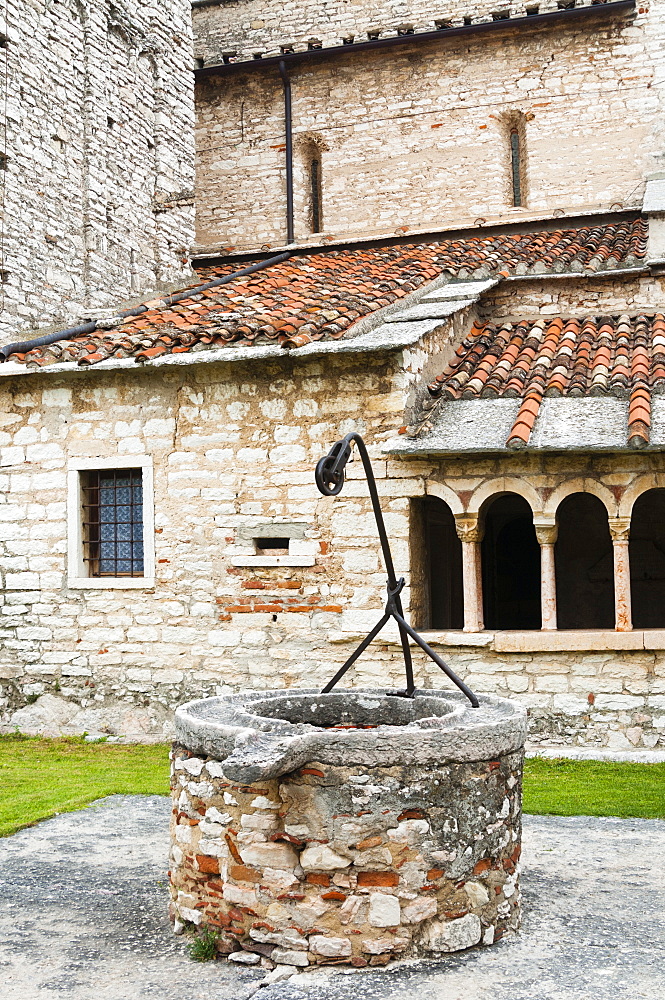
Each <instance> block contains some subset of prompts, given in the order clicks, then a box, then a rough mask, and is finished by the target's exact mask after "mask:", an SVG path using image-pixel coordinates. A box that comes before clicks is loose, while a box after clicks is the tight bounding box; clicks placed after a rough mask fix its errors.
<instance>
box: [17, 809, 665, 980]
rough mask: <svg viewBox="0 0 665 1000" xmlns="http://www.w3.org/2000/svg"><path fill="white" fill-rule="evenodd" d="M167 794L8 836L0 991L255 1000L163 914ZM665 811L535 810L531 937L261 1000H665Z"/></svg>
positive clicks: (529, 877) (249, 972)
mask: <svg viewBox="0 0 665 1000" xmlns="http://www.w3.org/2000/svg"><path fill="white" fill-rule="evenodd" d="M168 813H169V802H168V800H167V799H165V798H159V797H153V796H150V797H147V796H145V797H144V796H113V797H111V798H108V799H102V800H101V801H100V802H97V803H94V804H93V805H92V806H90V807H89V808H88V809H83V810H81V811H80V812H77V813H69V814H65V815H62V816H58V817H56V818H55V819H53V820H49V821H48V822H45V823H41V824H39V825H38V826H36V827H33V828H32V829H29V830H24V831H22V832H21V833H18V834H16V835H15V836H13V837H9V838H7V839H5V840H2V841H0V997H1V998H2V1000H17V998H20V1000H144V998H154V1000H183V998H186V1000H244V998H247V997H249V996H251V995H252V994H253V993H254V992H255V991H257V988H258V983H259V981H260V980H261V978H262V976H263V973H262V972H260V971H258V970H255V969H238V968H235V967H231V966H229V965H227V963H225V962H217V963H214V964H212V963H211V964H204V965H200V964H197V963H193V962H192V961H191V960H190V958H189V957H188V954H187V950H186V942H185V941H184V940H183V939H182V938H176V937H174V936H173V935H172V934H171V931H170V926H169V924H168V921H167V919H166V916H165V910H166V878H165V863H164V859H165V857H166V848H167V835H166V834H167V821H168ZM664 857H665V822H662V821H659V820H619V819H597V818H588V817H573V818H561V817H548V816H545V817H531V816H528V817H526V820H525V835H524V862H525V872H524V875H523V881H522V886H523V890H524V896H525V904H524V905H525V919H524V926H523V930H522V933H521V934H520V935H519V936H518V937H514V938H512V939H506V940H504V941H502V942H501V943H500V944H498V945H496V946H495V947H493V948H490V949H480V950H474V949H472V950H470V951H468V952H465V953H464V954H462V955H459V956H456V957H450V958H447V959H443V960H441V961H438V962H413V963H403V964H399V965H396V966H393V967H388V968H387V969H376V970H374V969H372V970H362V971H359V972H357V971H353V972H351V973H349V972H346V971H345V972H340V971H339V970H333V971H330V972H327V973H322V972H312V973H306V974H304V975H301V976H298V977H296V978H295V979H293V980H290V981H288V982H283V983H278V984H274V985H272V986H268V987H265V988H263V989H261V990H260V993H259V997H260V1000H356V998H357V996H358V994H359V993H362V997H363V1000H591V998H593V1000H662V998H663V997H665V880H663V877H662V861H663V858H664Z"/></svg>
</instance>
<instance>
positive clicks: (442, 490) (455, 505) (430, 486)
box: [425, 482, 464, 514]
mask: <svg viewBox="0 0 665 1000" xmlns="http://www.w3.org/2000/svg"><path fill="white" fill-rule="evenodd" d="M425 493H426V494H427V496H430V497H438V498H439V500H445V502H446V503H447V504H448V506H449V507H450V509H451V511H452V512H453V514H463V513H464V505H463V503H462V501H461V500H460V498H459V496H458V495H457V493H455V490H452V489H451V488H450V486H444V484H443V483H431V482H427V483H425Z"/></svg>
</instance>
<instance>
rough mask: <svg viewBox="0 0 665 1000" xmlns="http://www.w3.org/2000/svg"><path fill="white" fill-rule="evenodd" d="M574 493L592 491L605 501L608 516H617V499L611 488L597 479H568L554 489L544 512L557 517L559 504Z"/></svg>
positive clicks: (602, 501)
mask: <svg viewBox="0 0 665 1000" xmlns="http://www.w3.org/2000/svg"><path fill="white" fill-rule="evenodd" d="M573 493H591V494H593V496H595V497H598V499H599V500H600V501H601V503H603V504H604V505H605V507H606V509H607V516H608V517H616V515H617V513H618V511H617V501H616V498H615V496H614V494H613V493H612V491H611V490H609V489H608V488H607V486H603V484H602V483H599V482H598V481H597V480H596V479H584V478H581V477H580V478H578V479H568V480H567V481H566V482H565V483H561V485H560V486H557V488H556V489H555V490H554V492H553V493H552V494H551V496H550V497H549V498H548V500H547V502H546V503H545V505H544V507H543V513H544V514H545V515H547V516H548V517H556V512H557V510H558V508H559V505H560V504H561V502H562V501H563V500H565V499H566V497H569V496H571V495H572V494H573Z"/></svg>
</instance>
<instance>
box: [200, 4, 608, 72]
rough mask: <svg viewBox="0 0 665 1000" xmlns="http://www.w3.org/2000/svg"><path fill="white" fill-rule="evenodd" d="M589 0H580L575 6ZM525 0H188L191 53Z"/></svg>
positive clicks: (369, 29) (395, 26) (336, 37)
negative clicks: (350, 0) (298, 0)
mask: <svg viewBox="0 0 665 1000" xmlns="http://www.w3.org/2000/svg"><path fill="white" fill-rule="evenodd" d="M588 2H590V0H583V3H582V4H579V6H583V5H586V4H587V3H588ZM533 6H534V4H530V3H524V2H519V0H518V2H514V0H513V2H509V3H503V4H502V3H498V2H497V0H454V2H451V3H447V4H441V5H435V4H434V5H433V4H432V3H430V2H429V0H355V2H354V3H348V2H345V0H332V2H330V0H307V2H306V3H295V2H293V0H287V2H286V3H284V2H281V3H278V2H275V0H231V2H229V0H192V14H193V19H194V45H195V48H194V53H195V56H196V58H197V59H202V60H203V61H204V64H205V65H214V64H216V63H221V62H222V60H223V58H224V57H227V58H230V59H237V60H245V59H252V58H254V56H255V54H256V53H261V55H262V56H264V57H265V56H275V55H279V54H280V52H281V49H282V47H287V48H288V47H291V46H292V47H293V48H294V49H295V51H303V50H305V49H307V48H308V45H309V44H311V43H312V42H315V43H320V44H321V45H322V46H323V47H324V48H328V47H330V46H334V45H341V44H342V43H343V41H344V40H345V39H353V40H354V41H355V42H363V41H366V40H367V38H368V37H369V36H370V35H371V36H372V37H376V36H377V33H378V36H379V37H386V36H390V35H396V34H397V33H398V31H409V30H411V29H413V30H414V31H417V32H421V31H434V30H435V29H437V27H438V24H439V23H448V24H452V25H454V26H455V27H458V26H460V25H462V24H463V23H465V19H470V20H471V21H472V22H473V23H474V24H476V23H479V22H483V21H491V20H492V14H493V13H494V12H496V11H499V10H500V11H502V12H509V13H510V16H511V17H524V16H525V14H526V9H527V7H529V8H532V7H533ZM535 6H537V7H538V10H539V12H540V13H541V14H544V13H547V12H549V11H554V10H557V9H558V8H557V2H556V0H541V2H540V3H539V4H537V5H535Z"/></svg>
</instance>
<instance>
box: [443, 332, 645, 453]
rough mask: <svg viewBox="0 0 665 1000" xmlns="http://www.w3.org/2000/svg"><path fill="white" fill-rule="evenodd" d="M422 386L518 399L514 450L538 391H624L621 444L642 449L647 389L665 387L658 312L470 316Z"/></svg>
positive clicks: (531, 419) (532, 415)
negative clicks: (459, 339) (446, 358)
mask: <svg viewBox="0 0 665 1000" xmlns="http://www.w3.org/2000/svg"><path fill="white" fill-rule="evenodd" d="M428 389H429V392H430V394H431V396H433V397H435V398H439V397H440V398H444V399H457V398H459V397H460V396H462V397H464V398H466V399H469V398H474V397H476V398H478V397H489V396H505V397H510V396H513V397H515V396H519V397H522V398H523V400H524V402H523V403H522V405H521V406H520V409H519V411H518V414H517V417H516V418H515V422H514V424H513V427H512V429H511V432H510V434H509V436H508V440H507V444H508V446H509V447H513V448H520V447H524V446H525V445H526V444H528V442H529V437H530V435H531V431H532V429H533V426H534V424H535V421H536V418H537V416H538V412H539V409H540V403H541V400H542V399H543V397H544V396H602V395H615V396H624V397H626V396H627V397H629V399H630V404H629V414H628V428H627V436H628V443H629V445H630V446H631V447H634V448H642V447H644V446H645V445H647V444H649V433H650V426H651V394H652V392H653V391H654V389H655V390H656V391H660V392H663V391H665V315H663V314H662V313H656V314H655V315H653V316H635V317H629V316H619V317H607V316H603V317H600V318H593V317H586V318H584V319H575V318H566V319H564V318H562V317H557V318H554V319H548V320H543V319H538V320H536V321H535V322H534V321H521V322H518V323H507V322H504V323H502V324H492V323H486V322H476V323H475V324H474V326H473V328H472V330H471V332H470V333H469V335H468V336H467V337H466V338H465V340H464V341H463V343H462V344H461V345H460V347H459V348H458V349H457V351H456V353H455V357H454V359H453V360H452V362H451V363H450V364H449V365H448V367H447V368H446V370H445V371H444V372H443V373H442V374H441V375H439V376H437V378H436V379H435V380H434V381H433V382H431V383H430V385H429V386H428Z"/></svg>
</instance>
